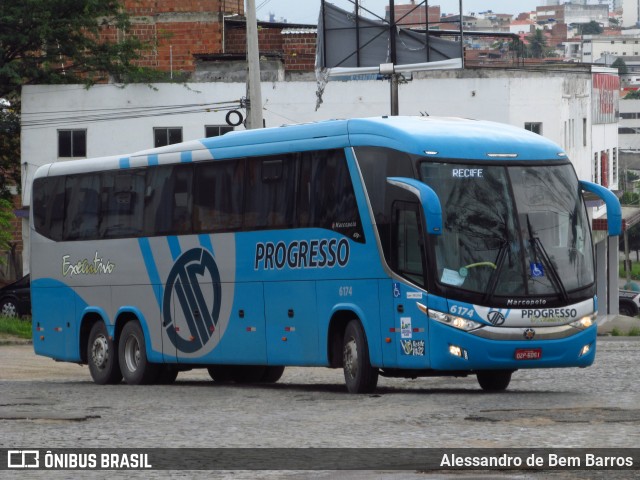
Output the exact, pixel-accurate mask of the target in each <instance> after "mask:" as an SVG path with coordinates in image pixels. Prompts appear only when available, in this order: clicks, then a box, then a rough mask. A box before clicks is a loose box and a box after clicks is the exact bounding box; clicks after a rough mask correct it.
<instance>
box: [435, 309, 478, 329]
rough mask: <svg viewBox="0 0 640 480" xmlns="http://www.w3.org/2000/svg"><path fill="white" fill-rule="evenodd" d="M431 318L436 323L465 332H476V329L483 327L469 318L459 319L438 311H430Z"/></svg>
mask: <svg viewBox="0 0 640 480" xmlns="http://www.w3.org/2000/svg"><path fill="white" fill-rule="evenodd" d="M429 318H431V319H433V320H435V321H436V322H440V323H444V324H445V325H449V326H450V327H454V328H457V329H459V330H464V331H465V332H469V331H471V330H475V329H476V328H480V327H481V326H482V324H481V323H478V322H474V321H473V320H469V319H468V318H463V317H458V316H456V315H451V314H449V313H443V312H438V311H437V310H429Z"/></svg>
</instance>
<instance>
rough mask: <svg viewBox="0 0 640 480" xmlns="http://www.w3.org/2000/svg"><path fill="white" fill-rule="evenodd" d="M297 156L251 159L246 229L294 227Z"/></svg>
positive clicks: (248, 173) (245, 215)
mask: <svg viewBox="0 0 640 480" xmlns="http://www.w3.org/2000/svg"><path fill="white" fill-rule="evenodd" d="M295 169H296V162H295V156H294V155H280V156H277V157H276V156H274V157H261V158H250V159H249V160H248V161H247V178H246V181H245V195H246V203H245V205H246V207H245V212H244V228H245V229H253V228H256V229H264V228H273V229H276V228H291V227H293V225H294V222H295V218H294V217H295V215H294V213H295V198H296V195H295V184H296V181H295V180H296V176H295Z"/></svg>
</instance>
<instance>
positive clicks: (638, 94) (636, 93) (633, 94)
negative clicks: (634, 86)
mask: <svg viewBox="0 0 640 480" xmlns="http://www.w3.org/2000/svg"><path fill="white" fill-rule="evenodd" d="M622 100H640V90H632V91H630V92H628V93H627V94H626V95H625V96H624V97H622Z"/></svg>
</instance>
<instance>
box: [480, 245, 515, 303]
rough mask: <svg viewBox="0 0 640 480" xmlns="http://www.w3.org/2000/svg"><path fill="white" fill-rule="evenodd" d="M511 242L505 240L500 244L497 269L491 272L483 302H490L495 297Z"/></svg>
mask: <svg viewBox="0 0 640 480" xmlns="http://www.w3.org/2000/svg"><path fill="white" fill-rule="evenodd" d="M508 247H509V242H506V241H505V242H503V243H502V245H501V246H500V250H499V251H498V256H497V257H496V262H495V263H496V269H495V270H494V271H493V274H491V278H490V279H489V286H488V287H487V291H486V293H485V294H484V299H483V302H484V303H487V302H490V301H491V299H492V298H493V294H494V293H495V291H496V288H497V286H498V280H499V279H500V273H501V272H502V265H504V259H505V258H507V251H508V250H509V248H508Z"/></svg>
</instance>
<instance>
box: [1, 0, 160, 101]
mask: <svg viewBox="0 0 640 480" xmlns="http://www.w3.org/2000/svg"><path fill="white" fill-rule="evenodd" d="M129 27H130V22H129V16H128V14H127V13H126V11H125V10H124V8H122V5H121V2H119V1H118V0H2V2H0V98H7V97H11V96H17V94H18V93H19V89H20V87H22V85H26V84H37V83H45V84H55V83H83V84H86V85H92V84H94V83H95V82H98V81H104V80H107V79H108V78H109V76H112V77H113V78H115V79H116V80H117V81H123V82H127V81H128V82H135V81H140V80H142V81H147V80H148V78H149V74H150V72H149V71H147V70H145V69H141V68H138V67H137V66H136V65H135V60H136V59H137V58H138V57H139V52H140V50H141V49H142V48H143V47H144V45H143V44H142V42H141V41H140V40H138V39H137V38H136V37H135V36H132V35H130V34H129ZM101 33H102V35H101ZM105 33H109V34H112V35H111V36H112V37H113V38H114V39H115V38H118V41H108V40H107V35H105Z"/></svg>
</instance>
